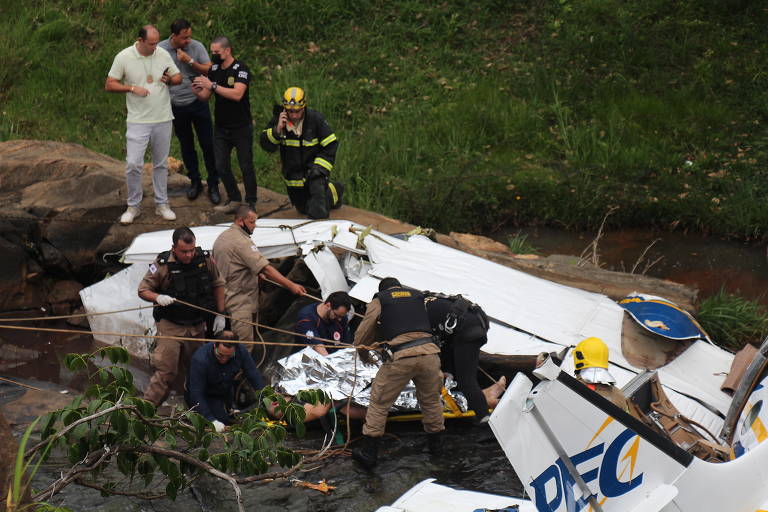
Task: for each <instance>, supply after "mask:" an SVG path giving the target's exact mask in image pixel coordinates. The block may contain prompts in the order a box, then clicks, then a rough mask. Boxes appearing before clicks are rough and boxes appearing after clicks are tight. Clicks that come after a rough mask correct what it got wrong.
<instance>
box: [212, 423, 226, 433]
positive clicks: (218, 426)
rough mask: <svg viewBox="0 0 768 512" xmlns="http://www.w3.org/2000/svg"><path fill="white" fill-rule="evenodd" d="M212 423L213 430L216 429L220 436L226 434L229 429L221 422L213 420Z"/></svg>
mask: <svg viewBox="0 0 768 512" xmlns="http://www.w3.org/2000/svg"><path fill="white" fill-rule="evenodd" d="M212 423H213V428H215V429H216V432H218V433H219V434H221V433H222V432H224V429H225V428H227V427H226V425H224V424H223V423H222V422H220V421H219V420H213V422H212Z"/></svg>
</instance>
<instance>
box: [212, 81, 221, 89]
mask: <svg viewBox="0 0 768 512" xmlns="http://www.w3.org/2000/svg"><path fill="white" fill-rule="evenodd" d="M218 86H219V84H217V83H216V82H211V90H212V91H215V90H216V88H217V87H218Z"/></svg>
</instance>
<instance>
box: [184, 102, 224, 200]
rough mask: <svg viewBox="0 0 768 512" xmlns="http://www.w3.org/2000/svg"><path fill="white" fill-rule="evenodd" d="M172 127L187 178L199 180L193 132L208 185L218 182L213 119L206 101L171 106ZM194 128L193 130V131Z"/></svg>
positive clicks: (194, 180)
mask: <svg viewBox="0 0 768 512" xmlns="http://www.w3.org/2000/svg"><path fill="white" fill-rule="evenodd" d="M172 109H173V117H174V119H173V129H174V131H175V132H176V138H178V139H179V146H181V159H182V160H183V161H184V167H186V168H187V175H188V176H189V179H190V180H191V181H192V182H193V183H195V182H199V181H201V179H200V166H199V163H198V159H197V150H196V149H195V133H197V140H198V142H199V143H200V149H201V150H202V152H203V161H205V170H206V171H208V179H207V180H206V181H207V182H208V186H209V187H212V186H216V185H218V184H219V175H218V173H217V172H216V160H215V157H214V150H213V121H212V120H211V111H210V109H209V108H208V103H207V102H205V101H200V100H195V101H193V102H192V103H190V104H189V105H183V106H173V107H172ZM193 129H194V131H193Z"/></svg>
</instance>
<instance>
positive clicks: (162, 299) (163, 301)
mask: <svg viewBox="0 0 768 512" xmlns="http://www.w3.org/2000/svg"><path fill="white" fill-rule="evenodd" d="M155 302H157V303H158V304H160V305H161V306H170V305H171V304H173V303H174V302H176V299H174V298H173V297H171V296H170V295H158V296H157V298H156V299H155Z"/></svg>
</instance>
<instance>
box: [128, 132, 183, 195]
mask: <svg viewBox="0 0 768 512" xmlns="http://www.w3.org/2000/svg"><path fill="white" fill-rule="evenodd" d="M127 125H128V128H127V129H126V132H125V139H126V157H125V182H126V184H127V185H128V206H135V207H138V206H140V205H141V199H142V198H143V196H144V190H143V189H142V187H141V170H142V167H144V153H145V152H146V151H147V146H149V145H150V144H151V145H152V187H153V188H154V191H155V204H158V205H160V204H167V203H168V153H169V152H170V150H171V133H172V128H173V122H172V121H166V122H164V123H127Z"/></svg>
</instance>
